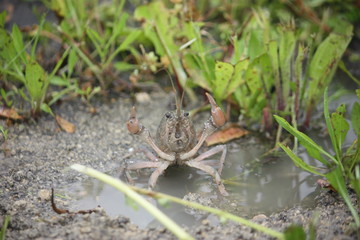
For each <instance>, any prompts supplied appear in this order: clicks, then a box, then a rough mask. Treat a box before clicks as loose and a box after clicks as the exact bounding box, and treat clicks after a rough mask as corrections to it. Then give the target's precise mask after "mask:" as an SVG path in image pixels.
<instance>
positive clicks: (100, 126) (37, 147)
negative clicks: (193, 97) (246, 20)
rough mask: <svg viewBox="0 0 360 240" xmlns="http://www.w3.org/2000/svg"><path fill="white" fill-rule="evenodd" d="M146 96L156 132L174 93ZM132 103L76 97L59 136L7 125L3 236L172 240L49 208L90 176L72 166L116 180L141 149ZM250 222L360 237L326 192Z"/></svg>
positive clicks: (235, 233) (96, 215)
mask: <svg viewBox="0 0 360 240" xmlns="http://www.w3.org/2000/svg"><path fill="white" fill-rule="evenodd" d="M146 99H147V98H143V100H144V102H143V103H138V104H137V108H138V116H139V119H140V121H141V122H143V123H144V124H146V126H147V127H148V128H149V129H150V131H151V132H155V129H156V128H157V125H158V122H159V116H161V115H162V114H163V113H164V112H165V111H166V110H167V109H170V107H169V106H170V105H169V102H170V99H171V96H169V95H166V94H165V93H162V92H157V93H152V94H151V95H150V100H146ZM164 99H166V101H164ZM131 105H132V103H131V101H130V99H129V98H128V97H126V96H122V97H118V98H116V99H112V100H111V101H110V102H107V103H104V102H103V101H101V100H99V101H96V103H94V106H95V108H96V110H97V112H96V113H95V114H94V113H90V112H89V111H88V108H87V107H86V105H85V104H83V103H82V102H80V101H79V100H74V101H67V102H64V103H62V104H60V105H58V106H55V107H54V109H53V110H54V112H55V113H56V114H59V115H60V116H62V117H63V118H65V119H67V120H68V121H70V122H72V123H73V124H75V125H76V131H75V133H72V134H70V133H66V132H63V131H61V130H60V129H59V126H58V125H57V124H56V122H55V120H54V118H53V117H51V116H49V115H45V114H44V115H43V116H41V117H40V118H38V119H37V120H36V121H34V120H29V121H28V122H17V123H14V124H13V125H12V126H10V127H8V130H9V134H8V138H7V139H6V140H5V139H1V141H2V145H1V148H2V151H1V153H0V187H1V188H0V189H1V190H0V224H2V223H3V221H4V217H5V216H6V215H10V216H11V220H10V224H9V226H8V228H7V232H6V238H7V239H176V237H175V236H174V235H172V233H170V232H169V231H167V230H165V229H164V228H162V227H157V228H145V229H141V228H139V227H138V226H136V225H134V224H132V223H131V222H130V220H129V219H128V218H126V217H124V216H117V217H109V216H107V214H106V213H105V211H103V210H102V209H101V208H99V211H98V212H93V213H89V214H84V215H80V214H62V215H59V214H57V213H55V212H54V211H53V210H52V208H51V203H50V197H49V193H50V190H51V188H55V190H56V189H63V188H65V187H66V186H69V185H71V184H73V183H76V182H81V181H84V180H85V179H86V178H87V176H85V175H82V174H79V173H78V172H75V171H73V170H71V169H70V168H69V166H71V165H72V164H74V163H79V164H82V165H85V166H89V167H92V168H95V169H97V170H99V171H102V172H105V173H108V174H110V175H112V176H118V172H119V169H121V167H123V166H124V161H125V159H126V157H127V156H129V154H130V152H131V151H130V149H134V148H137V147H138V146H139V145H141V144H142V143H140V142H139V141H138V139H136V138H133V137H132V136H131V135H130V134H129V133H128V132H127V129H126V127H125V122H126V120H127V118H128V116H129V109H130V107H131ZM1 124H2V125H3V126H4V125H5V122H1ZM350 192H351V191H350ZM351 196H352V201H353V204H354V205H355V206H359V203H358V202H356V198H355V195H354V194H353V193H351ZM199 199H200V200H198V201H200V202H202V200H201V198H199ZM204 201H208V199H205V200H204ZM56 202H57V204H58V206H59V207H61V208H68V207H69V206H71V200H67V199H62V198H60V197H56ZM206 204H207V205H208V203H206ZM199 214H200V213H199ZM212 218H214V216H212ZM316 219H317V220H316ZM252 220H253V221H255V222H257V223H260V224H262V225H264V226H267V227H269V228H272V229H274V230H278V231H284V229H285V228H286V227H288V226H290V225H292V224H296V225H301V226H304V228H305V230H306V231H308V230H309V226H310V224H311V223H312V222H314V224H315V227H316V239H357V235H356V234H357V232H356V229H355V228H354V225H353V218H352V216H351V214H350V211H349V210H348V208H347V206H346V205H345V204H344V202H343V201H342V200H341V198H340V197H339V196H338V195H337V194H336V193H333V192H330V191H327V190H323V191H322V192H321V194H320V195H318V196H317V197H316V204H315V207H312V208H307V207H304V206H293V207H291V208H290V209H284V210H282V211H280V212H276V213H273V214H271V215H268V216H266V215H263V214H260V215H257V216H255V217H254V218H253V219H252ZM215 222H216V221H215ZM187 231H188V232H189V233H190V234H191V235H192V236H194V237H195V238H196V239H268V238H269V237H268V236H266V235H264V234H262V233H259V232H257V231H254V230H252V229H250V228H247V227H244V226H240V225H238V224H236V223H233V222H226V223H224V224H217V223H214V221H211V216H210V217H209V218H208V219H206V220H202V223H201V225H200V226H198V227H196V228H193V229H189V228H187Z"/></svg>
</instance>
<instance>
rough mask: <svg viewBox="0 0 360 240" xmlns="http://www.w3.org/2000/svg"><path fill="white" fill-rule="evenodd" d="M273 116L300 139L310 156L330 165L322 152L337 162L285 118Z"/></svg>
mask: <svg viewBox="0 0 360 240" xmlns="http://www.w3.org/2000/svg"><path fill="white" fill-rule="evenodd" d="M274 118H275V120H276V121H277V122H278V123H279V124H280V126H281V127H283V128H284V129H285V130H286V131H288V132H289V133H291V134H292V135H293V136H295V137H296V138H297V139H298V140H299V141H300V143H301V145H303V146H304V147H305V148H306V151H307V152H308V153H309V155H310V156H311V157H313V158H315V159H317V160H319V161H320V162H322V163H323V164H324V165H325V166H330V162H328V161H326V160H325V159H324V158H323V157H322V156H321V154H324V155H326V156H327V157H328V158H330V159H331V160H332V161H334V162H336V163H337V160H336V159H335V158H334V157H333V156H331V155H330V154H329V153H328V152H326V151H325V150H324V149H323V148H322V147H321V146H319V145H317V144H316V143H315V142H314V141H313V140H312V139H311V138H309V137H308V136H306V135H305V134H304V133H302V132H300V131H298V130H297V129H295V128H294V127H292V126H291V125H290V124H289V123H288V122H287V121H286V120H285V119H283V118H282V117H279V116H277V115H274Z"/></svg>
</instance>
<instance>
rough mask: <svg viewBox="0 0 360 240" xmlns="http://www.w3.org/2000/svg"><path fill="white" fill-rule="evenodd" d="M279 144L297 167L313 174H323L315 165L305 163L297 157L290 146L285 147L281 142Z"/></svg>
mask: <svg viewBox="0 0 360 240" xmlns="http://www.w3.org/2000/svg"><path fill="white" fill-rule="evenodd" d="M279 146H280V147H281V148H282V149H283V150H284V151H285V152H286V154H287V155H288V156H289V157H290V158H291V159H292V160H293V162H294V164H295V165H296V166H297V167H300V168H302V169H304V170H305V171H308V172H311V173H313V174H316V175H319V176H324V174H322V173H320V172H318V171H316V170H315V167H313V166H311V165H309V164H307V163H306V162H304V161H303V160H302V159H301V158H299V157H298V156H296V155H295V153H294V152H293V151H291V149H290V148H288V147H285V146H284V145H283V144H281V143H279Z"/></svg>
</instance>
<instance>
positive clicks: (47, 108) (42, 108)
mask: <svg viewBox="0 0 360 240" xmlns="http://www.w3.org/2000/svg"><path fill="white" fill-rule="evenodd" d="M40 108H41V110H43V111H44V112H46V113H48V114H50V115H51V116H53V117H55V114H54V113H53V111H52V110H51V108H50V107H49V105H47V104H46V103H42V104H41V107H40Z"/></svg>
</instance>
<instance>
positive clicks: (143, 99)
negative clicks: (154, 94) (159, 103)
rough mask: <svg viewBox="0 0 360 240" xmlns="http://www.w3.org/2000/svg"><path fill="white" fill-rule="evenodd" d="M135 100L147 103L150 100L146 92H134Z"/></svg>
mask: <svg viewBox="0 0 360 240" xmlns="http://www.w3.org/2000/svg"><path fill="white" fill-rule="evenodd" d="M135 98H136V101H137V102H139V103H148V102H150V96H149V94H148V93H146V92H140V93H136V94H135Z"/></svg>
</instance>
